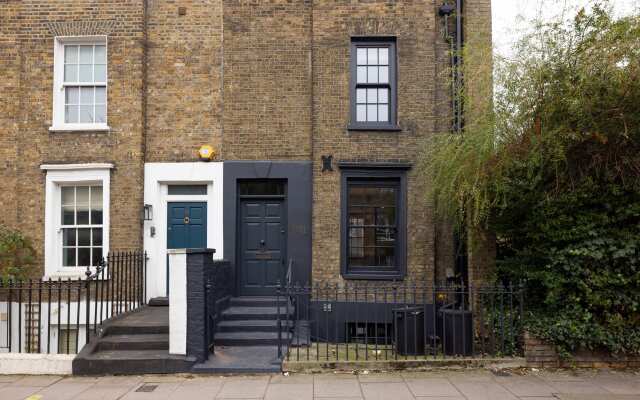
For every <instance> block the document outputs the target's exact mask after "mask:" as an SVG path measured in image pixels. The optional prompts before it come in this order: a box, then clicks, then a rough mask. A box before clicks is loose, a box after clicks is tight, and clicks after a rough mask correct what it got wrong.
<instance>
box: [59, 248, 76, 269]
mask: <svg viewBox="0 0 640 400" xmlns="http://www.w3.org/2000/svg"><path fill="white" fill-rule="evenodd" d="M62 266H63V267H75V266H76V248H75V247H71V248H67V247H65V248H63V249H62Z"/></svg>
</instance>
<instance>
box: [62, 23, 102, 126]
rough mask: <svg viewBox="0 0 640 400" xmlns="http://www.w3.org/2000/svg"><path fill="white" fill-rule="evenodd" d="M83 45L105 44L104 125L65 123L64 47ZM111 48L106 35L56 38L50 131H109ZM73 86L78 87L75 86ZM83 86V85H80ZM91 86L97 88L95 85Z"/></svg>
mask: <svg viewBox="0 0 640 400" xmlns="http://www.w3.org/2000/svg"><path fill="white" fill-rule="evenodd" d="M83 44H85V45H86V44H104V45H105V54H106V57H107V71H106V78H105V79H106V80H105V88H106V94H105V108H106V113H105V118H106V121H105V122H104V123H73V124H68V123H66V122H65V114H64V106H65V97H64V95H65V90H64V86H65V84H64V46H65V45H83ZM108 82H109V48H108V45H107V37H106V36H105V35H98V36H56V37H55V39H54V47H53V114H52V122H51V127H50V128H49V131H52V132H55V131H63V132H64V131H109V130H110V128H109V125H108V123H107V121H108V120H109V87H108V86H109V84H108ZM73 86H78V85H77V84H74V85H73ZM80 86H82V85H80ZM91 86H95V85H94V84H93V83H92V84H91Z"/></svg>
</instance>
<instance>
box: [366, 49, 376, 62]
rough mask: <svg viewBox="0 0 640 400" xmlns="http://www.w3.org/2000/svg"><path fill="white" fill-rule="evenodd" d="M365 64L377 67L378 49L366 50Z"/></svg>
mask: <svg viewBox="0 0 640 400" xmlns="http://www.w3.org/2000/svg"><path fill="white" fill-rule="evenodd" d="M367 64H369V65H378V49H377V48H374V49H367Z"/></svg>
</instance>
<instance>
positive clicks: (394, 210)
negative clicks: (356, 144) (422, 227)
mask: <svg viewBox="0 0 640 400" xmlns="http://www.w3.org/2000/svg"><path fill="white" fill-rule="evenodd" d="M405 242H406V179H405V173H404V171H403V170H402V169H398V170H377V169H373V170H367V169H363V170H357V169H345V170H343V174H342V246H341V247H342V250H341V253H342V254H341V255H342V274H343V276H344V277H345V278H347V279H349V278H351V279H399V278H402V277H403V276H404V273H405V269H406V268H405V264H406V243H405Z"/></svg>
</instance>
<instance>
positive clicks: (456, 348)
mask: <svg viewBox="0 0 640 400" xmlns="http://www.w3.org/2000/svg"><path fill="white" fill-rule="evenodd" d="M440 312H441V313H442V319H443V321H442V322H443V327H442V336H443V339H444V343H443V348H444V354H445V355H448V356H470V355H472V354H473V317H472V314H471V311H468V310H450V309H445V310H441V311H440Z"/></svg>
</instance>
